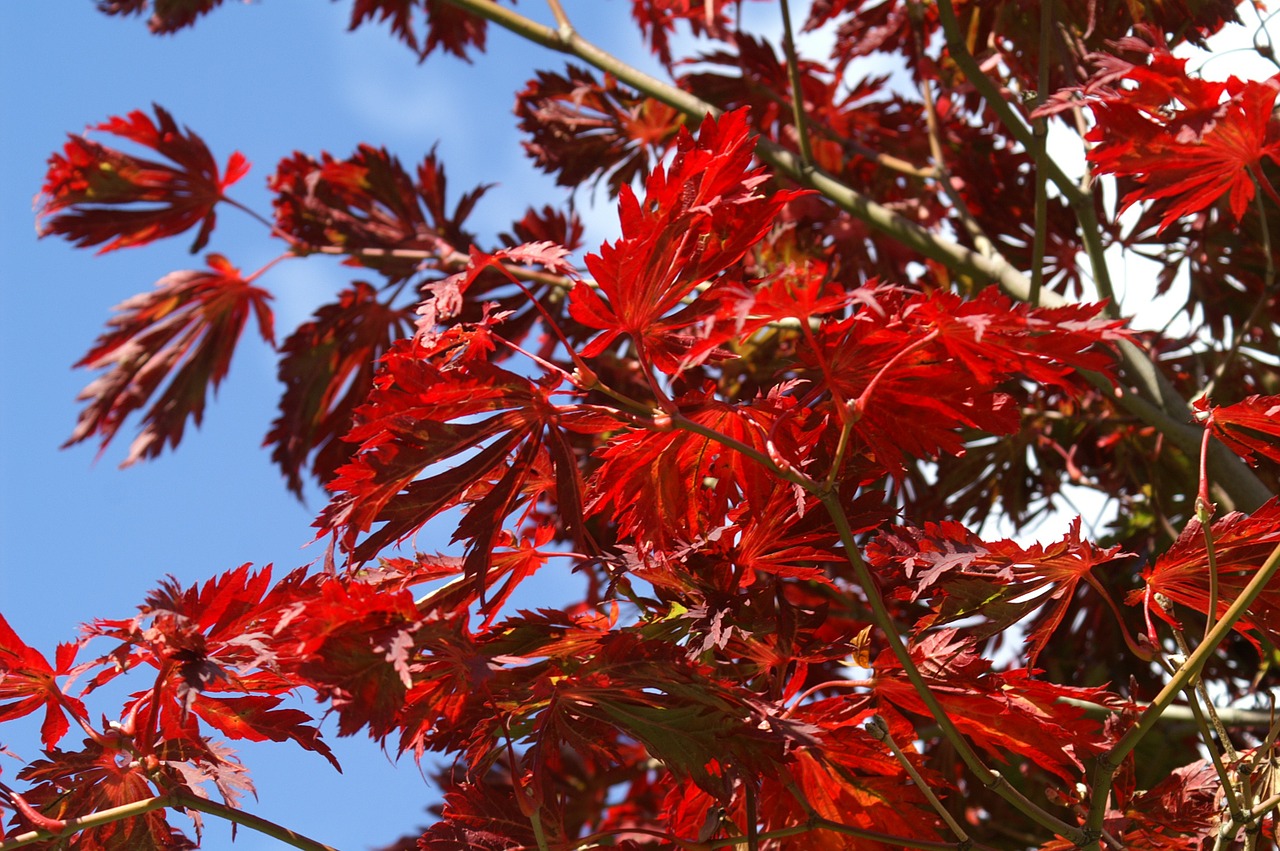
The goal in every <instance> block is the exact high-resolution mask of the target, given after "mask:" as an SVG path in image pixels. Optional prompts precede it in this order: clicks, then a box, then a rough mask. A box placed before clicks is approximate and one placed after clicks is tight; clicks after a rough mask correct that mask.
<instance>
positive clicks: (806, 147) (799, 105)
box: [780, 0, 813, 166]
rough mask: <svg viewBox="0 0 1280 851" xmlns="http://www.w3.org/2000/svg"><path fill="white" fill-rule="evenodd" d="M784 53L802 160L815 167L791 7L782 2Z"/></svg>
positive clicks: (782, 0) (792, 110)
mask: <svg viewBox="0 0 1280 851" xmlns="http://www.w3.org/2000/svg"><path fill="white" fill-rule="evenodd" d="M780 5H781V7H782V52H783V53H785V54H786V57H787V80H788V81H789V82H790V84H791V114H792V117H793V120H794V121H795V123H796V136H797V141H798V143H799V145H800V159H801V160H802V161H803V162H804V164H805V165H806V166H811V165H813V149H812V147H810V144H809V123H808V121H807V120H806V119H805V114H804V89H803V88H802V87H801V85H800V62H799V60H798V59H797V58H796V40H795V35H794V34H793V33H792V32H791V7H790V4H789V3H788V2H787V0H781V2H780Z"/></svg>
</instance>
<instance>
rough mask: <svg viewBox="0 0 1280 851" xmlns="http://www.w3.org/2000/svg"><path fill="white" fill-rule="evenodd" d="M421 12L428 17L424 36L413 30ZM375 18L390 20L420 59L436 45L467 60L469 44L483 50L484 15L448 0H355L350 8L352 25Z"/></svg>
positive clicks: (395, 32) (401, 38)
mask: <svg viewBox="0 0 1280 851" xmlns="http://www.w3.org/2000/svg"><path fill="white" fill-rule="evenodd" d="M419 7H421V9H419ZM418 15H422V16H423V17H425V19H426V20H425V25H426V34H425V38H419V36H418V34H417V33H416V32H414V30H415V29H416V28H417V17H418ZM375 18H377V19H378V20H382V21H389V22H390V26H391V32H392V33H393V34H394V35H395V36H396V37H397V38H399V39H400V40H401V41H402V42H404V43H405V44H406V45H408V46H409V48H410V49H411V50H412V51H413V52H414V53H416V54H418V58H419V59H420V60H421V59H426V58H427V57H428V56H430V55H431V52H432V51H433V50H435V49H436V48H437V47H442V48H444V49H445V50H446V51H447V52H449V53H452V54H453V55H454V56H457V57H459V58H460V59H467V60H468V61H470V59H469V57H468V56H467V49H468V48H470V47H475V48H476V50H478V51H480V52H481V53H483V52H484V43H485V29H486V25H485V20H484V18H481V17H480V16H478V15H473V14H471V13H470V12H467V11H465V10H463V9H461V8H459V7H457V6H455V5H453V4H452V3H449V2H448V0H356V2H355V5H354V6H353V7H352V8H351V26H350V29H352V30H354V29H356V28H357V27H359V26H360V25H361V24H362V23H364V22H365V21H371V20H374V19H375Z"/></svg>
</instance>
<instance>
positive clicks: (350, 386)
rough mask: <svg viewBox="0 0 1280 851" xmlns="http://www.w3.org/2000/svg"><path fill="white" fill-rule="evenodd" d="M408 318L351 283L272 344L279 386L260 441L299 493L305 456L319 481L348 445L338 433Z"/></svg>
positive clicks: (407, 328)
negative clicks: (277, 353) (276, 347)
mask: <svg viewBox="0 0 1280 851" xmlns="http://www.w3.org/2000/svg"><path fill="white" fill-rule="evenodd" d="M411 316H412V314H411V313H410V312H409V311H408V310H405V309H403V308H400V309H397V308H393V307H391V306H390V305H388V304H385V303H383V302H382V301H379V300H378V298H377V293H376V292H375V291H374V289H373V287H371V286H369V285H368V284H366V283H364V282H363V281H357V282H356V283H355V284H354V285H353V286H352V288H351V289H347V290H343V291H342V292H341V293H339V294H338V300H337V301H336V302H335V303H333V304H327V305H324V306H323V307H320V308H319V309H317V310H316V313H315V318H313V319H312V320H311V321H309V322H305V323H303V324H302V325H300V326H299V327H298V329H297V330H296V331H294V332H293V333H292V334H290V335H289V338H288V339H287V340H285V341H284V344H283V345H282V346H281V347H280V350H281V352H282V353H283V357H282V358H281V359H280V369H279V377H280V381H281V382H282V383H283V384H284V386H285V391H284V396H283V397H282V398H281V399H280V415H279V416H278V417H276V420H275V422H273V423H272V424H271V431H270V432H268V433H267V437H266V440H265V441H264V444H265V445H267V446H271V447H273V448H272V452H271V460H273V461H275V462H276V463H277V464H279V465H280V469H281V471H282V472H283V473H284V475H285V479H286V480H287V481H288V484H289V489H290V490H291V491H293V492H294V493H295V494H297V495H298V496H299V497H301V496H302V475H301V473H302V468H303V466H304V465H305V464H306V461H307V458H308V457H309V456H310V457H311V459H312V460H311V472H312V474H313V475H314V476H315V477H316V479H317V480H319V482H320V483H321V484H324V483H326V482H328V481H329V480H330V479H332V478H333V475H334V472H335V471H336V470H337V469H338V468H339V467H341V466H342V465H343V464H345V463H346V462H347V461H349V460H350V458H351V454H352V453H353V452H354V451H355V447H354V446H353V445H352V444H350V443H347V442H346V441H344V440H342V437H343V436H344V435H345V434H346V433H347V432H348V431H349V430H350V429H351V425H352V416H353V413H354V411H355V409H356V407H357V406H358V405H359V404H360V403H361V402H363V401H364V398H365V396H367V395H368V393H369V389H370V388H371V387H372V386H373V374H374V370H375V368H376V367H377V363H378V360H379V359H380V358H381V357H382V356H383V355H384V354H385V353H386V352H387V351H389V350H390V349H391V344H392V343H393V342H395V341H396V340H398V339H401V338H402V337H405V336H407V335H408V334H409V333H410V332H411V330H412V328H413V323H412V318H411Z"/></svg>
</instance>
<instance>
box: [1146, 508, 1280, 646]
mask: <svg viewBox="0 0 1280 851" xmlns="http://www.w3.org/2000/svg"><path fill="white" fill-rule="evenodd" d="M1209 531H1210V534H1211V535H1212V537H1213V551H1214V558H1215V561H1216V563H1217V566H1218V608H1217V611H1216V612H1215V613H1214V614H1215V617H1221V616H1222V615H1223V613H1225V612H1226V610H1227V608H1228V607H1230V605H1231V604H1232V603H1233V602H1235V600H1236V598H1237V597H1239V596H1240V592H1241V591H1243V590H1244V587H1245V586H1246V585H1248V584H1249V581H1250V580H1252V579H1253V577H1254V575H1255V574H1256V573H1257V572H1258V569H1259V568H1260V567H1262V564H1263V563H1264V562H1265V561H1266V560H1267V558H1269V557H1270V555H1271V553H1272V551H1273V550H1275V548H1276V545H1277V544H1280V502H1278V501H1277V500H1276V499H1274V498H1273V499H1271V500H1269V501H1268V502H1267V503H1266V504H1265V505H1263V506H1262V507H1261V508H1259V509H1258V510H1257V511H1255V512H1254V513H1253V514H1251V515H1245V514H1242V513H1240V512H1236V511H1233V512H1231V513H1230V514H1228V515H1226V516H1224V517H1222V518H1221V519H1219V520H1217V521H1216V522H1214V524H1213V525H1212V526H1211V527H1210V530H1209ZM1142 579H1143V581H1144V582H1145V583H1146V586H1147V587H1146V588H1145V589H1137V590H1135V591H1133V592H1132V593H1130V595H1129V598H1128V602H1129V603H1130V605H1136V604H1138V603H1142V605H1143V607H1144V608H1145V609H1146V611H1147V615H1148V618H1150V615H1151V612H1153V611H1154V612H1155V614H1156V616H1157V617H1159V618H1161V619H1163V620H1165V621H1166V622H1168V623H1171V624H1174V625H1175V626H1178V625H1179V624H1178V622H1177V621H1176V620H1175V619H1174V617H1173V616H1172V615H1171V614H1169V613H1166V612H1165V610H1164V608H1163V607H1161V606H1159V605H1155V604H1154V600H1153V595H1155V594H1163V595H1164V596H1165V597H1167V598H1168V599H1170V600H1172V601H1173V602H1175V603H1181V604H1182V605H1184V606H1187V607H1188V608H1191V609H1193V610H1195V611H1197V612H1200V613H1201V614H1207V613H1208V612H1209V606H1210V588H1209V558H1208V553H1207V551H1206V549H1205V542H1204V530H1203V529H1202V527H1201V526H1200V522H1199V521H1198V520H1196V519H1195V518H1192V519H1191V521H1190V522H1188V523H1187V526H1186V528H1184V529H1183V530H1182V534H1181V535H1179V536H1178V540H1177V541H1175V542H1174V544H1173V546H1172V547H1170V548H1169V550H1168V551H1167V552H1166V553H1164V554H1163V555H1161V556H1160V557H1159V558H1157V559H1156V560H1155V563H1154V564H1152V565H1150V566H1149V567H1148V568H1147V569H1146V570H1144V571H1143V572H1142ZM1234 628H1235V630H1236V631H1237V632H1239V633H1241V634H1242V635H1244V636H1245V637H1246V638H1248V639H1249V640H1250V641H1252V642H1254V643H1255V644H1256V643H1257V639H1256V638H1255V637H1254V636H1253V635H1251V634H1250V633H1251V632H1253V631H1254V630H1257V631H1259V632H1261V633H1263V634H1264V635H1265V636H1266V637H1267V639H1268V640H1269V641H1272V642H1277V641H1280V588H1277V587H1276V584H1275V583H1271V584H1270V585H1269V586H1268V587H1267V588H1265V589H1263V591H1262V593H1261V594H1260V595H1259V596H1258V597H1257V599H1255V600H1254V601H1253V604H1252V605H1250V606H1249V608H1248V609H1247V610H1246V611H1245V613H1244V615H1243V616H1242V617H1241V618H1240V619H1239V620H1237V621H1236V623H1235V626H1234Z"/></svg>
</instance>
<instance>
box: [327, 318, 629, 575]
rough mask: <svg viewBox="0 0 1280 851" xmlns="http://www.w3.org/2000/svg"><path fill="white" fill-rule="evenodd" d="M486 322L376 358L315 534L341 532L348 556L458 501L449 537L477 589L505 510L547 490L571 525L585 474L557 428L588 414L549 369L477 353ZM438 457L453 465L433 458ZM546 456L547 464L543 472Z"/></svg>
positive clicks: (488, 335)
mask: <svg viewBox="0 0 1280 851" xmlns="http://www.w3.org/2000/svg"><path fill="white" fill-rule="evenodd" d="M494 324H495V323H493V322H492V320H490V321H488V322H486V323H485V324H483V325H479V326H469V327H462V326H455V327H453V328H451V329H450V330H449V331H446V332H445V333H444V334H443V335H441V336H440V338H439V339H438V340H437V341H436V342H435V345H434V346H433V347H426V346H423V345H420V344H418V343H416V342H401V343H397V344H396V345H395V347H394V348H393V349H392V351H391V353H390V354H389V355H387V357H386V358H384V368H383V371H382V372H381V373H380V374H379V376H378V377H377V378H376V379H375V382H374V384H375V386H374V390H373V391H372V392H371V393H370V394H369V397H368V400H367V401H366V402H365V404H364V405H363V406H362V407H361V408H360V409H358V410H357V418H358V421H359V424H358V425H357V426H356V427H355V428H354V429H353V430H352V432H351V434H350V436H349V439H351V440H353V441H357V442H359V443H360V449H359V451H358V452H357V454H356V455H355V456H354V457H353V458H352V460H351V462H350V463H348V464H347V465H345V466H344V467H342V468H340V469H339V471H338V477H337V478H336V479H335V480H334V481H333V482H332V484H331V485H330V488H331V490H333V491H334V493H335V496H334V498H333V500H332V501H331V502H330V504H329V506H328V507H326V508H325V509H324V511H323V512H322V513H321V515H320V517H319V518H318V519H317V521H316V525H317V526H318V527H320V529H321V532H320V534H322V535H323V534H326V533H328V532H335V533H337V536H338V540H339V542H340V543H341V544H342V546H343V547H345V548H346V549H348V550H349V551H351V552H352V555H353V558H354V559H355V560H356V561H359V562H364V561H368V560H369V559H371V558H373V557H374V556H375V555H377V553H378V552H379V551H380V550H381V549H382V548H383V547H385V546H387V545H388V544H391V543H393V542H396V541H399V540H403V539H404V538H406V537H407V536H409V535H412V534H413V533H414V532H416V531H417V530H418V529H419V528H421V526H422V525H423V524H424V523H426V522H427V521H429V520H430V519H431V518H432V517H434V516H436V515H437V514H439V513H440V512H442V511H445V510H447V509H449V508H451V507H453V506H456V505H463V504H464V505H466V506H467V511H466V514H465V515H464V517H463V519H462V521H461V523H460V524H459V526H458V529H457V531H456V532H455V533H454V540H463V541H467V542H468V552H467V561H466V573H467V575H468V576H470V577H473V578H474V579H476V581H477V587H480V588H482V587H483V584H482V583H483V582H484V575H485V572H486V570H487V565H488V562H489V560H490V554H491V553H492V551H493V548H494V546H495V545H496V543H497V542H498V541H499V539H500V536H501V534H502V529H503V523H504V521H505V519H506V518H507V517H508V516H509V515H511V514H513V513H515V512H518V511H521V510H522V509H523V511H524V512H525V514H526V515H527V513H528V512H530V511H532V510H533V509H534V508H536V507H537V505H538V503H539V501H541V500H548V501H551V502H553V503H554V504H555V505H556V506H557V507H558V509H559V514H560V522H561V524H562V525H563V527H564V528H565V529H566V530H567V531H569V532H570V534H571V535H576V534H577V531H576V530H578V529H579V528H580V523H581V519H580V515H581V503H582V497H581V490H582V485H581V479H580V474H579V472H578V461H577V455H576V453H575V451H574V449H573V447H572V446H571V445H570V443H569V441H568V438H567V435H566V434H565V429H566V428H573V427H575V426H576V425H577V424H578V423H580V422H586V421H585V420H583V418H582V416H581V415H580V413H579V412H578V411H577V410H576V409H575V408H574V407H572V406H559V405H556V404H554V403H553V402H552V401H551V394H552V392H553V391H554V389H555V386H556V384H557V383H558V378H557V377H555V376H551V377H548V378H544V379H542V381H541V382H535V381H531V380H530V379H528V378H525V377H524V376H521V375H517V374H515V373H513V372H509V371H507V370H505V369H502V368H501V367H499V366H496V365H494V364H491V363H489V362H488V361H486V360H484V359H483V357H484V355H485V354H486V353H487V351H488V350H490V349H491V348H492V346H493V341H492V327H493V325H494ZM588 416H589V415H588ZM613 424H614V423H613V421H612V420H610V421H609V422H608V423H606V424H588V425H587V426H586V427H587V428H588V429H589V430H599V429H600V428H606V427H609V426H610V425H613ZM459 456H462V457H463V460H460V461H459V460H454V459H457V458H458V457H459ZM442 462H449V463H450V466H447V467H443V469H441V468H440V467H435V465H441V464H442ZM548 465H549V466H550V468H551V469H552V470H554V475H546V474H545V473H544V471H545V469H546V468H547V466H548ZM433 467H435V469H434V470H432V468H433ZM428 471H430V472H428ZM424 473H428V474H427V475H425V476H424ZM380 522H381V523H384V525H383V526H382V527H381V528H380V529H378V530H377V531H375V532H373V533H372V534H369V535H367V536H366V537H365V538H364V540H363V541H359V543H358V545H357V541H358V540H359V538H360V536H361V535H362V534H363V533H365V532H368V531H369V530H370V529H371V528H372V527H373V525H374V524H375V523H380Z"/></svg>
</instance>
